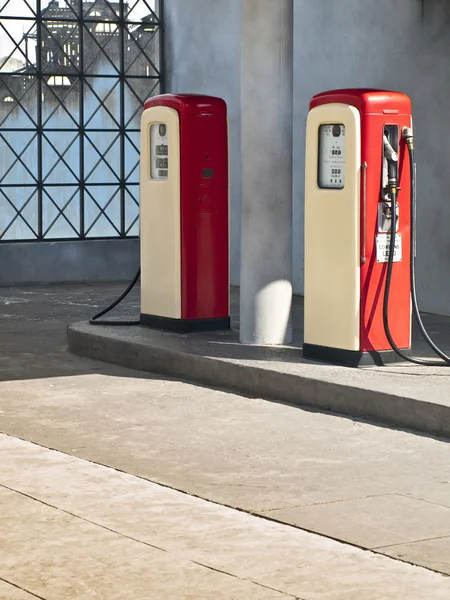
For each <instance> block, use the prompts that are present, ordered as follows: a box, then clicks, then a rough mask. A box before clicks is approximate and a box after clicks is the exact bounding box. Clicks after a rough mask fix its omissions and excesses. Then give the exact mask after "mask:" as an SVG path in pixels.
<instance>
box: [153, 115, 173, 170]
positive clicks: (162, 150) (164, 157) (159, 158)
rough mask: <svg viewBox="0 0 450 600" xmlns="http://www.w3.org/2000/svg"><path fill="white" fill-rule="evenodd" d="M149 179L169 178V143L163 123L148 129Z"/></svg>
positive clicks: (165, 126)
mask: <svg viewBox="0 0 450 600" xmlns="http://www.w3.org/2000/svg"><path fill="white" fill-rule="evenodd" d="M150 177H151V178H152V179H158V180H165V179H167V178H168V177H169V141H168V132H167V125H165V124H164V123H159V124H155V125H152V126H151V127H150Z"/></svg>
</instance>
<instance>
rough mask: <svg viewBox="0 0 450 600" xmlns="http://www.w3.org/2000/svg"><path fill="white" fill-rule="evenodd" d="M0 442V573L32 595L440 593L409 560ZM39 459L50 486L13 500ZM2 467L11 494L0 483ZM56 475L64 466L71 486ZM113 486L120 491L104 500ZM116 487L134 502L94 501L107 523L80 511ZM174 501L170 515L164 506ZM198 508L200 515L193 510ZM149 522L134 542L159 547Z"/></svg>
mask: <svg viewBox="0 0 450 600" xmlns="http://www.w3.org/2000/svg"><path fill="white" fill-rule="evenodd" d="M0 446H1V452H2V456H3V457H5V459H6V460H5V461H4V464H6V465H8V467H7V469H6V470H5V471H4V470H3V465H2V468H0V502H1V504H2V508H3V510H2V515H1V517H0V535H1V536H2V539H3V540H4V544H2V546H0V577H3V578H5V579H6V578H8V577H13V576H14V578H15V582H18V584H19V585H21V586H23V587H24V588H25V587H26V589H28V590H31V593H34V594H36V595H39V596H38V597H42V598H44V600H59V599H60V598H64V599H68V600H71V599H72V598H73V599H75V598H77V599H80V600H88V599H89V600H91V599H92V598H98V599H99V600H103V599H105V600H106V599H108V600H116V599H117V600H119V598H120V600H128V599H129V600H131V599H133V600H147V599H148V598H158V599H161V600H166V599H168V598H173V597H176V598H180V599H183V600H184V599H186V600H190V599H194V598H195V599H196V600H198V598H202V599H204V598H205V599H206V600H209V598H214V599H216V598H218V599H219V600H222V599H223V600H225V599H226V600H237V599H238V598H239V599H240V598H248V599H249V600H266V599H267V600H272V599H273V600H278V599H279V600H284V599H285V600H288V599H289V598H291V599H292V598H297V599H299V600H319V599H320V600H344V599H345V600H375V599H377V600H379V598H383V600H394V599H395V600H398V598H399V597H400V596H401V595H404V596H406V597H408V599H409V600H410V599H411V600H428V599H429V598H433V600H444V598H445V599H447V598H448V596H449V594H450V578H447V577H445V576H443V575H440V574H438V573H434V572H432V571H429V570H426V569H423V568H420V567H415V566H412V565H409V564H406V563H403V562H399V561H396V560H394V559H391V558H388V557H385V556H381V555H377V554H374V553H371V552H369V551H363V550H360V549H358V548H354V547H351V546H348V545H345V544H342V543H340V542H336V541H333V540H330V539H326V538H323V537H321V536H318V535H316V534H312V533H307V532H305V531H301V530H298V529H295V528H292V527H288V526H286V525H282V524H278V523H274V522H270V521H266V520H263V519H261V518H258V517H256V516H251V515H248V514H245V513H242V512H240V511H236V510H232V509H229V508H227V507H223V506H220V505H217V504H212V503H209V502H207V501H205V500H202V499H200V498H192V497H190V496H188V495H186V494H182V493H180V492H177V491H174V490H170V489H167V488H162V489H159V491H158V488H159V487H160V486H157V485H155V484H153V483H150V482H148V481H145V480H142V479H137V478H133V477H131V476H130V475H128V474H125V473H119V472H117V471H115V470H113V469H109V468H107V467H103V466H100V465H96V464H92V463H89V462H87V461H83V460H80V459H74V458H73V457H67V456H64V455H60V454H59V453H57V452H55V451H50V450H47V449H45V448H41V447H39V446H35V445H32V444H30V443H28V442H23V441H18V440H15V439H13V438H10V437H7V436H0ZM55 455H57V456H55ZM27 457H28V459H27ZM33 457H34V460H33ZM27 460H29V461H30V464H29V465H28V467H27ZM46 464H48V468H49V470H50V471H51V472H52V474H53V480H52V482H50V481H47V482H46V484H43V485H42V486H41V488H36V489H35V490H34V492H33V495H31V494H29V495H28V496H25V495H24V492H23V491H22V488H23V487H24V486H27V485H28V491H31V490H30V489H29V488H30V487H32V485H30V484H29V483H28V484H27V482H26V481H25V480H24V478H23V477H21V475H20V471H22V470H25V471H31V470H33V469H34V470H38V471H40V472H42V473H44V472H45V471H46V470H47V468H46ZM14 465H15V467H16V469H15V471H16V472H17V473H18V475H17V487H18V488H20V489H19V490H18V491H16V490H13V489H12V487H11V486H13V485H15V484H14V481H13V479H14V468H13V467H14ZM37 465H40V466H39V467H37ZM68 472H71V473H73V474H74V479H75V485H74V488H73V490H72V486H71V482H70V478H69V479H68V478H67V473H68ZM59 473H61V475H62V476H63V481H64V484H65V488H66V489H65V490H64V493H63V494H62V493H61V490H60V488H61V485H60V479H59V476H58V475H59ZM5 481H7V482H8V483H7V484H5V483H4V482H5ZM83 481H84V483H83ZM35 482H37V481H36V480H35ZM113 483H116V484H117V489H118V490H120V493H121V496H114V491H113V485H112V484H113ZM5 485H7V486H8V487H7V488H6V487H5ZM33 485H34V484H33ZM128 485H130V494H129V495H131V494H132V495H134V496H135V498H136V502H135V504H134V505H133V506H132V507H128V506H127V505H126V504H125V503H120V504H118V505H114V504H109V503H108V502H106V503H105V504H104V510H103V516H104V517H107V519H108V520H109V522H110V523H111V524H113V527H112V528H111V529H108V530H107V529H105V526H104V525H103V524H102V523H100V522H98V521H97V517H94V518H93V519H92V515H89V506H92V504H93V501H92V492H93V491H94V492H95V493H97V494H98V495H99V499H101V500H102V502H103V501H104V500H108V499H114V498H115V499H117V498H120V497H122V498H124V497H125V496H126V487H127V486H128ZM83 490H84V491H85V492H86V500H85V501H83ZM72 493H73V495H74V497H73V499H72ZM41 495H43V496H44V497H45V498H46V500H45V502H46V503H45V504H44V503H43V502H42V500H41V499H40V496H41ZM162 497H164V505H165V506H167V514H166V513H165V511H164V510H160V511H159V512H158V511H156V512H155V511H153V521H154V523H153V525H152V523H151V522H150V521H148V520H146V515H148V510H149V508H150V512H152V508H154V507H155V506H158V505H159V506H160V508H163V507H162V505H161V499H162ZM60 501H61V502H62V503H63V505H64V506H67V505H68V504H69V505H71V506H72V507H78V508H76V509H75V508H74V509H73V510H76V512H74V513H73V514H69V513H68V512H67V510H66V509H63V508H61V507H60V505H59V504H60ZM99 505H100V502H99V503H97V507H98V506H99ZM183 505H185V508H186V511H185V513H184V516H185V518H183V519H180V518H178V516H177V514H176V511H173V510H172V508H173V507H175V506H177V507H181V506H183ZM130 510H132V511H133V513H134V517H133V519H136V520H139V518H141V519H140V520H141V528H140V530H136V528H133V529H132V530H130V523H131V524H133V523H134V522H135V521H134V520H131V521H130V520H128V519H127V515H128V512H129V511H130ZM204 511H206V515H207V517H206V519H205V518H202V517H201V516H200V515H201V513H202V512H203V513H204ZM189 513H190V516H188V514H189ZM142 517H143V518H142ZM91 519H92V520H91ZM160 521H161V522H162V523H166V524H168V523H169V521H172V523H171V536H170V537H168V538H166V539H165V540H163V543H162V545H161V548H159V547H151V546H150V545H149V542H147V543H145V542H143V541H142V539H143V538H148V539H149V540H151V541H152V542H153V543H155V544H156V543H158V544H159V543H160V541H161V540H160V536H159V535H158V534H157V533H156V534H155V533H154V529H156V530H157V531H161V523H160ZM225 523H227V526H224V524H225ZM155 524H156V527H155ZM205 525H206V528H205ZM133 527H134V525H133ZM174 534H175V535H174ZM135 535H136V537H134V536H135ZM218 571H221V572H218ZM24 600H25V599H24Z"/></svg>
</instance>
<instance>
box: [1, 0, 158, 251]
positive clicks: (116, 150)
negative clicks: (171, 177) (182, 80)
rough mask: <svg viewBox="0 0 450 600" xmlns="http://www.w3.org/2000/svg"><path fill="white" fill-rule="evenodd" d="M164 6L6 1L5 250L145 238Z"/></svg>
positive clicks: (136, 0)
mask: <svg viewBox="0 0 450 600" xmlns="http://www.w3.org/2000/svg"><path fill="white" fill-rule="evenodd" d="M162 8H163V0H129V1H124V0H118V1H110V0H0V48H1V49H2V53H3V56H2V57H1V56H0V144H1V147H2V152H0V242H5V241H8V242H10V241H19V240H21V241H23V240H35V241H36V240H39V241H45V240H50V239H51V240H55V239H60V240H64V239H80V240H83V239H87V238H89V239H94V238H109V237H119V238H125V237H130V236H137V235H138V226H139V224H138V219H139V121H140V114H141V111H142V107H143V103H144V101H145V100H146V98H148V97H150V96H152V95H156V94H159V93H161V92H162V78H163V73H162V67H161V65H162V62H163V57H162V49H163V40H162V31H163V26H162V17H163V14H162Z"/></svg>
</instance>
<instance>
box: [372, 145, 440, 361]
mask: <svg viewBox="0 0 450 600" xmlns="http://www.w3.org/2000/svg"><path fill="white" fill-rule="evenodd" d="M408 152H409V158H410V178H411V196H410V207H411V244H410V284H411V302H412V311H413V315H414V318H415V321H416V323H417V326H418V328H419V331H420V333H421V334H422V337H423V338H424V340H425V342H426V343H427V344H428V346H430V348H431V349H432V350H433V352H435V353H436V354H437V355H438V356H439V357H440V358H442V361H444V362H442V361H434V360H426V359H422V358H417V357H415V356H408V355H407V354H406V353H405V352H403V351H402V350H401V349H400V348H399V347H398V346H397V345H396V343H395V341H394V339H393V337H392V334H391V331H390V328H389V296H390V292H391V281H392V268H393V264H394V251H395V241H396V229H397V224H396V220H397V212H396V208H395V207H396V202H397V192H396V191H395V192H392V193H391V194H390V199H391V203H392V221H391V223H392V225H391V238H390V242H389V257H388V263H387V272H386V284H385V288H384V301H383V324H384V330H385V333H386V337H387V339H388V341H389V344H390V345H391V347H392V349H393V350H394V352H395V353H396V354H397V355H398V356H400V357H401V358H403V360H405V361H409V362H412V363H414V364H416V365H425V366H428V367H443V366H447V365H449V366H450V356H447V355H446V354H445V353H444V352H442V350H441V349H440V348H438V346H436V344H435V343H434V342H433V340H432V339H431V338H430V336H429V334H428V332H427V330H426V328H425V325H424V324H423V321H422V317H421V315H420V310H419V304H418V302H417V290H416V233H415V232H416V162H415V155H414V146H413V144H412V143H411V142H408Z"/></svg>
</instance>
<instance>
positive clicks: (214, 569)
mask: <svg viewBox="0 0 450 600" xmlns="http://www.w3.org/2000/svg"><path fill="white" fill-rule="evenodd" d="M190 562H192V563H194V564H196V565H198V566H199V567H204V568H205V569H208V570H210V571H214V572H215V573H221V574H222V575H228V576H229V577H233V578H234V579H238V580H239V581H248V582H249V583H252V584H254V585H257V586H259V587H262V588H264V589H266V590H271V591H272V592H278V593H280V594H284V595H285V596H289V597H290V598H292V599H293V600H302V599H301V598H300V599H299V598H296V597H295V596H294V594H290V593H289V592H284V591H283V590H279V589H277V588H273V587H270V586H269V585H264V584H263V583H260V582H259V581H254V580H253V579H249V578H248V577H244V578H241V577H238V576H237V575H234V574H233V573H228V571H224V570H223V569H218V568H217V567H212V566H211V565H207V564H205V563H202V562H199V561H197V560H191V561H190Z"/></svg>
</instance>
